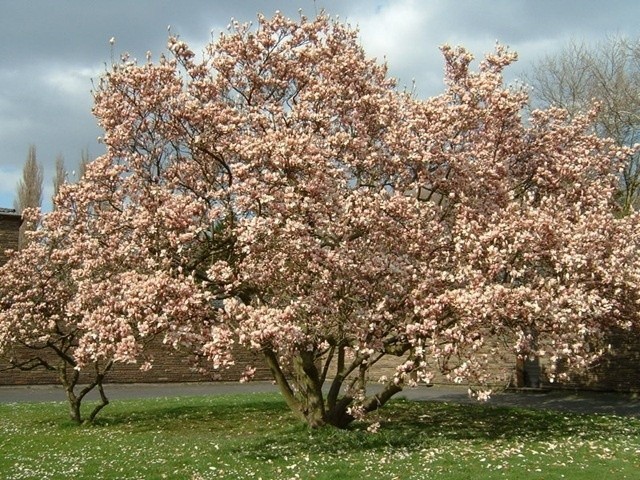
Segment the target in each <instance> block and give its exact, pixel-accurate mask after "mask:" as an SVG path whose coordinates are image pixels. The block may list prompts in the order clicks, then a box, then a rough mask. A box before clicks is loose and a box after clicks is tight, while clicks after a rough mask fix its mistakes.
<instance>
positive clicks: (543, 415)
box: [94, 394, 640, 460]
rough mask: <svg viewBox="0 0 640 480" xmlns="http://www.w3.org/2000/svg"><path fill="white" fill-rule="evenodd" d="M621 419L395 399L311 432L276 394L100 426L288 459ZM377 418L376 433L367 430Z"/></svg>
mask: <svg viewBox="0 0 640 480" xmlns="http://www.w3.org/2000/svg"><path fill="white" fill-rule="evenodd" d="M624 421H627V422H628V421H631V422H636V424H637V425H638V432H639V433H640V422H638V421H636V420H631V419H622V418H619V417H604V416H599V415H580V414H569V413H561V412H557V411H550V410H540V409H525V408H514V407H497V406H490V405H473V404H464V405H459V404H449V403H442V402H412V401H407V400H402V399H399V400H395V401H392V402H390V403H389V405H387V406H385V407H384V408H383V409H381V410H379V411H378V412H376V414H374V415H372V416H371V418H369V417H368V418H367V422H366V423H365V422H356V423H354V424H353V425H352V426H351V428H349V429H347V430H338V429H336V428H333V427H327V428H322V429H318V430H310V429H308V428H307V426H306V425H304V424H303V423H301V422H300V421H298V420H297V419H296V418H295V417H294V416H293V414H292V413H291V412H290V411H289V409H288V408H287V406H286V404H285V403H284V401H283V400H282V398H281V397H279V396H278V395H277V394H256V395H237V396H215V397H213V396H212V397H181V398H165V399H155V400H148V399H147V400H138V401H119V402H117V405H115V404H114V408H113V409H112V410H109V411H108V414H106V413H105V415H103V416H101V417H100V418H99V419H97V420H96V423H95V425H94V427H96V428H103V427H104V428H117V429H122V430H128V431H134V432H146V431H152V430H153V431H158V430H160V431H162V432H166V433H168V434H176V435H186V436H193V437H196V436H198V435H200V434H202V435H215V436H216V437H217V438H225V439H226V440H225V441H226V442H227V445H226V448H227V450H228V451H229V452H234V453H237V454H238V455H242V456H252V457H255V458H258V459H265V460H266V459H278V458H283V457H285V456H286V455H288V454H290V453H291V452H308V453H318V454H340V453H341V452H344V451H347V450H348V451H352V452H353V451H354V450H356V451H368V450H373V449H381V448H392V449H399V448H406V449H412V448H416V447H420V448H424V447H430V446H437V445H441V444H446V443H451V442H456V441H471V442H474V441H478V442H487V441H489V442H491V441H496V440H502V441H507V442H508V441H515V440H522V441H527V442H530V441H540V440H554V441H562V439H564V438H568V437H575V436H579V437H581V438H583V439H589V438H593V439H596V438H602V436H604V435H614V436H615V435H616V433H617V430H618V429H619V427H620V422H624ZM372 422H379V423H380V430H379V432H378V433H377V434H371V433H369V432H367V427H368V425H370V423H372Z"/></svg>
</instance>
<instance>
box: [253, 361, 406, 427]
mask: <svg viewBox="0 0 640 480" xmlns="http://www.w3.org/2000/svg"><path fill="white" fill-rule="evenodd" d="M263 353H264V355H265V358H266V360H267V365H269V368H270V370H271V373H272V374H273V377H274V379H275V381H276V384H277V385H278V387H279V389H280V392H281V393H282V396H283V397H284V400H285V402H286V403H287V405H288V406H289V408H291V410H292V411H293V412H294V413H295V414H296V416H297V417H298V418H300V419H301V420H302V421H304V422H305V423H306V424H307V425H308V426H309V427H310V428H320V427H324V426H326V425H331V426H333V427H337V428H340V429H344V428H347V427H348V426H349V425H350V424H351V423H352V422H353V421H354V420H355V419H356V417H354V416H353V415H352V414H351V413H350V412H349V407H350V406H351V405H352V404H353V401H354V397H353V396H352V395H350V394H347V395H344V396H343V397H339V392H340V390H341V388H342V385H343V383H344V381H345V378H346V377H347V376H348V373H350V372H352V371H354V370H355V365H356V364H357V362H356V364H352V365H351V366H349V367H348V368H346V369H344V368H343V369H340V371H339V372H338V373H337V374H336V377H335V378H334V379H333V381H332V382H331V387H330V389H329V392H328V395H327V399H326V400H325V397H324V394H323V391H322V385H321V379H322V378H323V374H322V373H321V372H320V371H319V370H318V368H317V366H316V364H315V361H314V360H315V357H314V354H313V352H303V353H301V354H300V355H299V356H298V357H297V358H296V359H295V360H294V365H293V367H294V373H293V377H294V378H291V379H290V378H287V376H286V375H285V374H284V372H283V371H282V369H281V367H280V364H279V362H278V357H277V355H276V354H275V352H273V351H272V350H270V349H265V350H263ZM339 357H340V356H339ZM339 363H340V362H339ZM345 373H346V374H347V375H345ZM358 373H359V377H360V376H361V375H360V374H363V373H364V372H358ZM358 380H359V381H362V379H360V378H359V379H358ZM291 381H293V382H294V383H295V386H296V387H297V393H296V392H295V390H294V388H293V387H292V386H291V383H290V382H291ZM400 391H402V387H401V386H399V385H396V384H394V383H393V382H389V383H387V384H386V385H385V388H384V389H383V391H382V392H380V393H378V394H376V395H373V396H371V397H368V398H366V399H365V400H364V401H363V403H362V406H361V408H362V409H363V410H364V412H365V413H368V412H372V411H374V410H377V409H378V408H380V407H382V406H383V405H384V404H385V403H387V401H389V400H390V399H391V397H392V396H393V395H395V394H396V393H398V392H400Z"/></svg>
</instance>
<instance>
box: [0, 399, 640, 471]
mask: <svg viewBox="0 0 640 480" xmlns="http://www.w3.org/2000/svg"><path fill="white" fill-rule="evenodd" d="M65 415H66V406H65V404H63V403H43V404H0V478H2V479H24V478H33V479H58V478H59V479H68V478H75V479H84V478H90V479H94V478H95V479H102V478H104V479H106V478H117V479H133V478H139V479H156V478H157V479H161V478H175V479H220V478H232V479H245V478H252V479H258V478H262V479H272V478H277V479H280V478H282V479H294V478H300V479H367V478H370V479H394V478H398V479H504V478H506V479H546V480H548V479H561V478H567V479H580V480H582V479H599V480H600V479H603V478H615V479H623V478H628V479H638V478H640V473H638V472H640V419H635V418H624V417H616V416H601V415H569V414H562V413H557V412H548V411H537V410H525V409H512V408H497V407H491V406H486V405H465V406H459V405H451V404H443V403H418V402H415V403H414V402H406V401H402V400H399V401H395V402H392V403H391V404H390V405H388V407H385V409H383V410H381V411H380V413H379V415H378V416H376V417H375V418H373V419H371V420H370V421H374V422H380V429H379V431H378V433H370V432H368V431H367V427H368V426H369V424H368V423H367V424H364V423H363V424H355V425H354V426H353V428H351V429H350V430H347V431H339V430H336V429H332V428H327V429H322V430H320V431H309V430H308V429H307V428H306V427H305V426H304V425H302V424H300V423H299V422H298V421H296V420H295V419H294V418H293V417H292V415H291V414H290V413H289V412H288V410H287V408H286V406H285V404H284V402H282V400H281V399H280V398H279V396H277V395H273V394H255V395H242V396H226V397H218V396H216V397H192V398H175V399H168V398H162V399H151V400H149V399H145V400H129V401H117V402H114V403H113V404H112V405H109V406H108V407H107V408H106V409H105V410H103V412H102V413H101V414H100V415H101V416H100V417H99V420H98V422H97V424H95V425H92V426H85V427H78V426H75V425H73V424H72V423H71V422H69V421H68V420H67V419H66V417H65Z"/></svg>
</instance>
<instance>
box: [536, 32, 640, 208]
mask: <svg viewBox="0 0 640 480" xmlns="http://www.w3.org/2000/svg"><path fill="white" fill-rule="evenodd" d="M526 80H527V82H528V83H529V84H530V85H531V86H532V87H533V102H532V104H533V106H534V107H537V106H547V105H555V106H559V107H562V108H566V109H567V110H568V111H569V112H571V113H572V114H576V113H579V112H584V111H586V110H589V109H590V108H591V107H592V106H593V105H594V103H595V102H597V103H599V113H598V117H597V124H596V128H597V131H598V133H599V134H600V135H602V136H607V137H611V138H613V139H614V140H615V141H616V142H617V143H618V144H619V145H633V144H635V143H637V142H640V39H636V40H631V39H629V38H626V37H609V38H607V39H606V40H604V41H602V42H600V43H595V44H588V43H585V42H578V41H571V42H570V43H568V44H567V45H566V46H565V48H564V49H563V50H561V51H560V52H559V53H557V54H553V55H548V56H546V57H544V58H543V59H542V60H540V61H539V62H537V63H536V64H534V66H533V69H532V71H531V72H530V74H529V75H527V76H526ZM619 201H620V204H621V207H622V208H623V210H624V212H630V211H631V210H632V209H638V208H640V156H638V155H636V156H634V157H633V158H632V160H631V161H630V162H629V163H628V164H627V165H626V166H625V168H624V171H623V172H622V174H621V178H620V190H619Z"/></svg>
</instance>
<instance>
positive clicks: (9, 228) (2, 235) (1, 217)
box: [0, 209, 22, 265]
mask: <svg viewBox="0 0 640 480" xmlns="http://www.w3.org/2000/svg"><path fill="white" fill-rule="evenodd" d="M21 224H22V218H21V217H20V215H18V214H16V213H15V212H13V211H10V210H8V209H0V265H2V264H3V263H5V262H6V261H7V257H6V255H5V250H6V249H8V248H10V249H13V250H16V249H17V248H18V231H19V229H20V225H21Z"/></svg>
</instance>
